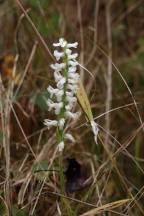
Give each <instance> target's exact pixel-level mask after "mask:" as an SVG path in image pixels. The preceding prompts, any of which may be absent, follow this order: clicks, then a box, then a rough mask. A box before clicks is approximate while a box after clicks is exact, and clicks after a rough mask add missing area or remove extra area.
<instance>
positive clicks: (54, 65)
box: [50, 63, 66, 71]
mask: <svg viewBox="0 0 144 216" xmlns="http://www.w3.org/2000/svg"><path fill="white" fill-rule="evenodd" d="M50 66H51V68H52V69H53V70H55V71H61V70H62V69H63V68H65V66H66V64H65V63H60V64H59V63H55V64H51V65H50Z"/></svg>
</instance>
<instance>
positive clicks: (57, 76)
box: [54, 71, 63, 83]
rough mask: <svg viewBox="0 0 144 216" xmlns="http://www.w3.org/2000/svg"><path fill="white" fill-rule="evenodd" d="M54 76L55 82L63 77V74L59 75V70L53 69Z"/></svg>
mask: <svg viewBox="0 0 144 216" xmlns="http://www.w3.org/2000/svg"><path fill="white" fill-rule="evenodd" d="M54 78H55V81H56V83H57V82H58V81H59V80H61V79H62V78H63V76H62V75H61V73H60V72H59V71H55V72H54Z"/></svg>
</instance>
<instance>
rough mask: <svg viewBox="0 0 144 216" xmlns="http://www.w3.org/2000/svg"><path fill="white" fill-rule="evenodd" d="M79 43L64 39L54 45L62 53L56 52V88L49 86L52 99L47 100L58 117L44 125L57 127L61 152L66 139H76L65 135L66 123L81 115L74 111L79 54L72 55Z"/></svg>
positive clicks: (45, 121) (54, 66) (53, 65)
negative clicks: (73, 49) (69, 119)
mask: <svg viewBox="0 0 144 216" xmlns="http://www.w3.org/2000/svg"><path fill="white" fill-rule="evenodd" d="M77 45H78V43H77V42H75V43H67V41H66V40H64V39H63V38H61V39H59V43H54V44H53V46H54V47H61V49H62V52H59V51H58V50H55V51H54V56H55V58H56V60H57V61H59V60H61V61H60V63H55V64H52V65H51V68H52V69H53V70H54V79H55V82H56V87H57V88H53V87H52V86H49V87H48V88H47V90H48V92H49V94H50V99H48V100H47V105H48V107H49V111H51V110H52V109H54V111H55V114H56V115H57V119H56V120H49V119H45V120H44V124H45V125H46V126H47V127H48V129H49V128H50V127H51V126H55V127H56V128H57V129H56V137H57V142H58V149H59V151H60V152H62V151H63V150H64V147H65V139H69V140H71V141H72V142H74V138H73V136H72V135H71V134H69V133H64V129H65V127H66V122H67V119H68V118H72V119H74V120H76V119H77V118H78V116H79V113H78V112H77V113H73V112H72V109H73V107H74V105H75V103H76V101H77V98H76V97H75V94H76V91H77V89H78V85H77V84H78V79H79V74H78V73H76V71H77V65H78V62H77V61H76V58H77V57H78V54H77V53H74V54H72V50H71V48H77Z"/></svg>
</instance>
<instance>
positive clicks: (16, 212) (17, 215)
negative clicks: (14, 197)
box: [12, 204, 36, 216]
mask: <svg viewBox="0 0 144 216" xmlns="http://www.w3.org/2000/svg"><path fill="white" fill-rule="evenodd" d="M27 215H29V212H28V209H27V208H24V209H19V208H18V206H17V205H16V204H15V205H13V207H12V216H27ZM32 216H36V214H35V213H34V214H33V215H32Z"/></svg>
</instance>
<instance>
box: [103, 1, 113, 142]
mask: <svg viewBox="0 0 144 216" xmlns="http://www.w3.org/2000/svg"><path fill="white" fill-rule="evenodd" d="M110 7H111V2H110V1H109V2H108V3H107V5H106V29H107V40H108V56H109V58H108V64H107V78H106V83H107V96H106V112H107V114H106V116H105V120H106V126H105V127H106V130H107V131H108V132H110V113H109V112H108V110H110V109H111V100H112V63H111V61H112V36H111V16H110ZM108 141H109V134H108V133H107V135H106V136H105V145H108Z"/></svg>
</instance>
